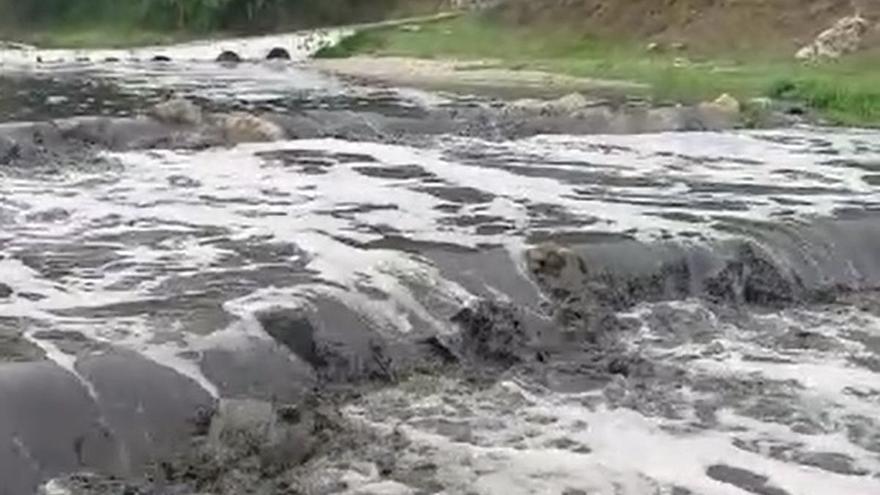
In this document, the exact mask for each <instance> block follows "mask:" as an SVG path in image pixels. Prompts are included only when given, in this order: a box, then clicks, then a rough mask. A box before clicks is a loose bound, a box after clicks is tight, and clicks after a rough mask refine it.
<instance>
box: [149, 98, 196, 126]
mask: <svg viewBox="0 0 880 495" xmlns="http://www.w3.org/2000/svg"><path fill="white" fill-rule="evenodd" d="M148 113H149V115H150V116H151V117H153V118H154V119H156V120H158V121H160V122H163V123H165V124H175V125H193V126H195V125H199V124H201V123H202V121H203V117H202V109H201V108H199V106H198V105H196V104H195V103H193V102H191V101H189V100H186V99H184V98H171V99H169V100H167V101H163V102H162V103H159V104H157V105H154V106H153V108H151V109H150V110H149V112H148Z"/></svg>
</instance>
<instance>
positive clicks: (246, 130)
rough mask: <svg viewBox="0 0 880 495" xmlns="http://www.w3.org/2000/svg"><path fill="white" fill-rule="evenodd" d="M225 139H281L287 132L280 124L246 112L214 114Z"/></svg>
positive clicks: (257, 140)
mask: <svg viewBox="0 0 880 495" xmlns="http://www.w3.org/2000/svg"><path fill="white" fill-rule="evenodd" d="M214 120H215V121H216V123H215V125H216V127H217V128H218V130H219V131H220V133H221V135H222V136H223V139H224V140H225V141H226V142H228V143H231V144H238V143H259V142H271V141H281V140H283V139H286V138H287V133H286V132H285V131H284V129H282V128H281V126H279V125H278V124H276V123H274V122H270V121H269V120H266V119H264V118H262V117H258V116H256V115H251V114H249V113H244V112H235V113H230V114H219V115H216V116H214Z"/></svg>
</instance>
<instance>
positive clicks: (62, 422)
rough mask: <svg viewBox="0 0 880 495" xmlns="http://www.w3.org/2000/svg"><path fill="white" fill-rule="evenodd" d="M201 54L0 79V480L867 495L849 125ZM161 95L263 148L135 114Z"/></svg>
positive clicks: (47, 487) (858, 223)
mask: <svg viewBox="0 0 880 495" xmlns="http://www.w3.org/2000/svg"><path fill="white" fill-rule="evenodd" d="M215 48H217V50H216V53H215V50H213V49H212V50H210V53H209V51H206V52H205V56H204V58H203V59H201V60H181V59H180V57H174V56H172V62H170V63H164V64H162V66H161V67H157V66H156V65H155V64H154V63H151V62H130V61H129V62H125V63H120V64H118V65H115V66H114V65H112V64H107V63H104V62H101V61H96V62H88V63H85V62H71V63H57V64H53V65H46V64H44V65H38V66H36V67H30V66H28V67H22V66H20V65H16V66H15V67H16V68H15V72H16V73H17V76H16V77H17V78H18V79H17V80H16V81H14V82H7V83H6V84H9V85H17V86H15V87H18V88H25V87H32V88H39V89H38V90H34V91H33V94H29V95H25V94H22V95H19V96H18V97H12V98H9V97H4V100H3V104H4V105H5V106H4V108H6V109H7V111H8V112H9V113H7V115H12V116H13V117H12V118H9V119H7V120H8V121H7V123H5V124H3V125H2V126H0V157H2V162H0V163H2V165H0V174H2V175H0V177H2V191H3V194H2V196H0V283H2V284H3V285H2V286H0V481H2V482H0V494H3V495H19V494H22V495H24V494H30V493H33V492H34V491H35V490H37V489H38V487H40V486H42V488H41V489H42V490H43V492H44V493H51V494H56V493H57V494H65V493H73V494H80V493H83V494H98V493H108V494H109V493H151V494H158V493H161V494H165V493H168V494H172V493H215V494H232V493H236V494H239V493H260V494H275V493H309V494H311V493H352V494H354V493H368V494H380V493H381V494H387V493H401V494H403V493H450V494H451V493H485V494H496V493H560V494H562V493H566V494H569V495H571V494H576V493H597V494H603V495H604V494H618V493H622V494H632V495H642V494H654V493H657V494H662V493H675V494H687V493H690V494H697V495H714V494H742V493H758V494H766V493H770V494H790V495H801V494H827V493H846V494H857V495H861V494H864V495H868V494H872V493H874V492H876V491H877V490H878V489H880V481H878V474H880V457H878V456H880V454H878V453H880V440H878V439H880V424H878V422H877V420H876V418H877V417H878V413H880V410H878V408H880V402H878V394H880V392H878V390H877V387H876V386H875V385H874V384H875V383H876V382H877V378H878V373H880V366H878V362H880V355H878V352H880V320H878V316H880V313H878V311H877V306H878V304H877V298H876V292H875V290H876V289H877V287H878V285H880V257H878V256H880V255H878V253H880V250H878V245H880V223H878V221H877V218H878V217H877V208H878V195H877V185H876V180H875V179H874V177H875V176H876V174H877V167H878V165H877V164H878V163H880V134H878V133H876V132H875V131H868V130H858V129H820V128H809V127H805V128H787V129H777V130H767V131H726V132H707V131H705V129H703V130H701V131H691V132H664V133H647V134H639V135H633V134H616V135H610V134H604V133H603V134H596V133H595V132H596V131H597V130H606V131H607V128H601V127H594V124H588V123H584V122H583V121H579V120H578V119H575V118H569V117H566V118H557V117H554V116H549V117H545V120H541V119H526V118H524V117H523V116H522V115H516V114H511V113H509V112H506V111H504V108H503V105H502V104H500V103H499V102H497V101H489V100H486V99H484V98H465V97H462V96H453V95H440V94H435V93H429V92H423V91H416V90H404V89H397V88H384V89H378V88H374V87H370V86H364V85H357V84H353V83H349V82H344V81H340V80H337V79H335V78H333V77H331V76H327V75H324V74H320V73H314V72H312V71H311V70H309V69H307V68H304V67H303V66H301V65H299V64H298V63H297V62H295V61H294V62H290V63H288V62H283V63H278V62H275V63H271V64H266V63H264V62H259V63H257V62H244V63H242V64H240V65H238V66H235V67H229V66H221V65H217V64H215V63H213V62H212V61H211V60H212V59H213V57H215V56H216V55H217V54H219V52H220V48H221V47H219V46H217V47H215ZM163 53H171V54H172V55H173V53H174V52H173V51H169V52H163ZM187 53H190V54H192V53H193V52H187ZM190 58H198V57H193V56H192V55H190ZM7 87H12V86H7ZM169 89H173V90H174V91H175V92H176V93H177V94H178V95H183V96H186V97H189V98H191V99H193V101H195V102H197V103H198V104H199V105H200V106H201V107H202V108H203V109H204V110H205V112H221V113H223V112H238V111H245V112H250V113H253V114H259V115H261V116H262V117H263V118H266V119H268V120H271V121H272V122H275V123H277V124H278V125H280V126H282V127H283V128H284V130H285V132H286V133H287V134H288V135H289V137H290V139H289V140H283V141H278V142H270V143H251V144H240V145H237V146H230V145H229V144H228V143H224V142H217V141H213V140H211V139H206V138H205V136H204V133H203V132H202V131H204V129H202V128H200V127H199V126H171V125H168V124H165V123H161V122H157V121H155V120H150V119H148V118H146V117H138V116H139V115H140V116H142V115H143V114H145V113H146V110H147V109H148V108H149V107H150V106H151V105H152V104H154V103H155V102H157V101H159V100H161V99H164V98H165V97H166V96H167V93H168V90H169ZM44 95H45V98H43V96H44ZM50 97H55V98H54V99H52V100H51V101H49V98H50ZM59 97H65V98H67V100H64V101H62V100H60V99H58V98H59ZM90 99H91V101H90ZM41 101H42V103H41ZM101 109H107V111H106V113H104V112H102V110H101ZM102 115H104V116H102ZM74 117H76V118H75V119H73V120H72V118H74ZM50 119H51V120H50ZM696 129H701V128H700V127H696ZM637 130H644V129H637ZM87 473H90V474H87Z"/></svg>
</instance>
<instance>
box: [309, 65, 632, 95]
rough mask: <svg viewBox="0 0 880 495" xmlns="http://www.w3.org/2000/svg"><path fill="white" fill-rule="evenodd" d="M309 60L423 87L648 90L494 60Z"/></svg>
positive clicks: (343, 72) (347, 73) (528, 91)
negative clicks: (512, 65)
mask: <svg viewBox="0 0 880 495" xmlns="http://www.w3.org/2000/svg"><path fill="white" fill-rule="evenodd" d="M310 63H311V64H312V65H313V66H314V67H315V68H317V69H319V70H322V71H325V72H330V73H332V74H335V75H338V76H343V77H352V78H357V79H365V80H369V81H372V82H382V83H386V84H392V85H395V86H413V87H417V88H424V89H437V90H467V91H474V92H479V93H486V92H488V93H503V94H519V95H536V96H559V95H561V94H565V93H570V92H573V91H582V92H598V93H623V94H628V93H634V92H639V91H642V90H645V89H647V86H646V85H644V84H639V83H634V82H630V81H621V80H610V79H593V78H582V77H574V76H567V75H563V74H553V73H550V72H544V71H539V70H514V69H510V68H506V67H502V66H501V65H500V64H499V63H498V62H495V61H492V60H482V61H473V60H471V61H463V60H453V59H446V60H442V59H441V60H424V59H416V58H407V57H370V56H358V57H352V58H345V59H323V60H321V59H319V60H313V61H311V62H310Z"/></svg>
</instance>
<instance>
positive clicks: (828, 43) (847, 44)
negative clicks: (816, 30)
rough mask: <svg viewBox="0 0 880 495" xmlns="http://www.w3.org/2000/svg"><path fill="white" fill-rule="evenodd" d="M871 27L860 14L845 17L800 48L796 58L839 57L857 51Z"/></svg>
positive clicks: (812, 59)
mask: <svg viewBox="0 0 880 495" xmlns="http://www.w3.org/2000/svg"><path fill="white" fill-rule="evenodd" d="M870 28H871V24H870V22H868V20H867V19H865V18H864V17H862V16H860V15H854V16H849V17H844V18H842V19H840V20H838V21H837V22H836V23H835V24H834V26H832V27H830V28H828V29H826V30H825V31H822V32H821V33H820V34H819V36H817V37H816V39H815V40H814V41H813V42H812V43H810V44H809V45H807V46H805V47H803V48H801V49H800V50H798V52H797V53H796V54H795V58H797V59H798V60H807V61H816V60H820V59H837V58H840V57H842V56H843V55H846V54H848V53H853V52H856V51H858V50H859V49H860V48H861V45H862V40H863V39H864V37H865V35H866V34H867V33H868V30H869V29H870Z"/></svg>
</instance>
